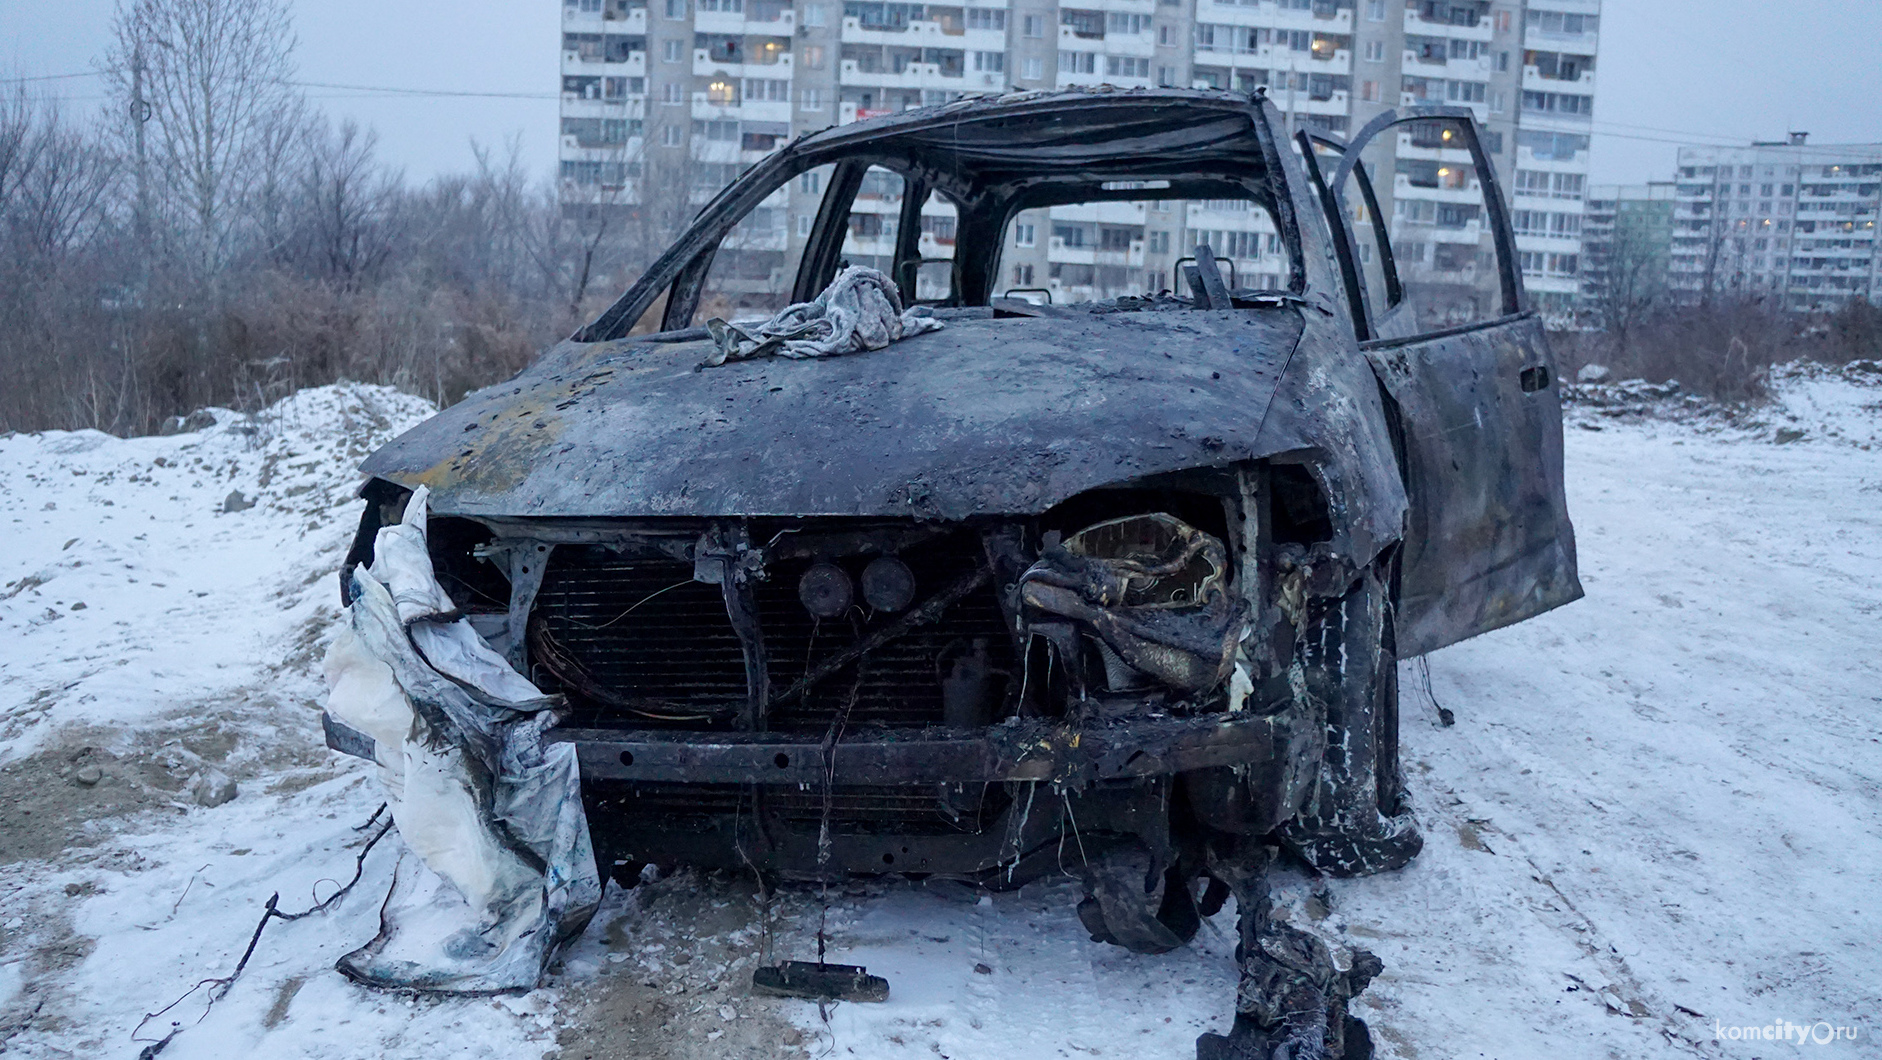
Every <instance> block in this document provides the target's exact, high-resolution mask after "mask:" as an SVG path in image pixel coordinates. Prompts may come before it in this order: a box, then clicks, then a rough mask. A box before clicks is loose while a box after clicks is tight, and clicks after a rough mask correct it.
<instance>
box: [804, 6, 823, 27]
mask: <svg viewBox="0 0 1882 1060" xmlns="http://www.w3.org/2000/svg"><path fill="white" fill-rule="evenodd" d="M804 25H806V26H821V25H823V5H822V4H805V5H804Z"/></svg>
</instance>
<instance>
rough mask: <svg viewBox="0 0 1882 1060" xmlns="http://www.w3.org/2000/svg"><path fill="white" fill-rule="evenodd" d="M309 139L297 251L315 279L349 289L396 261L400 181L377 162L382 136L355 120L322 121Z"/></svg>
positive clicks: (301, 180) (313, 129)
mask: <svg viewBox="0 0 1882 1060" xmlns="http://www.w3.org/2000/svg"><path fill="white" fill-rule="evenodd" d="M306 139H307V151H306V163H305V169H304V170H303V173H302V176H301V179H300V181H299V182H298V191H299V196H298V198H299V204H298V205H299V207H300V210H299V213H300V222H299V225H298V226H297V229H298V238H297V240H296V242H295V251H296V252H297V253H298V254H299V255H300V257H301V259H302V260H301V261H300V262H299V263H300V264H301V265H302V266H303V267H304V268H307V269H309V270H310V271H312V272H313V274H314V275H316V276H319V277H321V278H322V279H325V280H328V281H330V282H333V283H337V284H339V285H341V286H342V287H344V288H348V289H350V288H352V287H354V286H356V285H358V284H359V283H360V282H361V280H362V279H366V278H369V277H370V276H371V275H373V274H375V273H377V272H378V271H379V270H380V269H381V268H382V267H383V266H384V265H385V264H386V263H387V261H388V260H390V258H391V257H392V253H393V249H394V244H395V242H396V231H395V229H396V226H397V209H396V207H397V204H398V193H399V177H398V175H397V174H395V173H391V172H388V171H387V170H386V169H385V168H384V167H383V166H381V165H380V164H379V162H378V160H377V159H376V158H375V157H374V151H375V149H376V148H377V147H378V143H379V134H378V133H375V132H373V131H371V130H362V129H361V128H360V127H359V125H358V124H357V123H356V122H354V121H353V120H351V119H348V120H346V121H343V122H341V123H340V124H339V126H338V127H334V126H331V125H329V124H328V123H327V122H326V121H325V120H324V119H322V120H321V121H319V122H317V123H316V124H314V125H313V126H312V127H311V128H310V129H309V131H308V134H307V137H306Z"/></svg>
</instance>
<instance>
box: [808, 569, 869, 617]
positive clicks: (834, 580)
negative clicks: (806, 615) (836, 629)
mask: <svg viewBox="0 0 1882 1060" xmlns="http://www.w3.org/2000/svg"><path fill="white" fill-rule="evenodd" d="M797 598H798V600H800V601H802V602H803V605H804V610H806V611H808V612H810V613H811V614H813V615H816V616H817V617H818V618H841V617H843V616H844V615H845V614H848V613H849V609H850V604H851V603H853V602H854V601H855V599H856V591H855V589H853V588H851V586H850V576H849V575H848V574H845V573H843V568H841V567H839V566H837V565H836V564H834V563H815V564H812V565H811V568H810V569H809V570H807V571H805V572H804V576H803V577H801V578H799V579H797Z"/></svg>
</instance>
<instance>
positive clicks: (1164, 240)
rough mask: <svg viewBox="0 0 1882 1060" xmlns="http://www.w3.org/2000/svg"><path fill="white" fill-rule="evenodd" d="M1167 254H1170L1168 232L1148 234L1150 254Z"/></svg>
mask: <svg viewBox="0 0 1882 1060" xmlns="http://www.w3.org/2000/svg"><path fill="white" fill-rule="evenodd" d="M1169 252H1170V233H1168V232H1152V233H1150V253H1152V254H1168V253H1169Z"/></svg>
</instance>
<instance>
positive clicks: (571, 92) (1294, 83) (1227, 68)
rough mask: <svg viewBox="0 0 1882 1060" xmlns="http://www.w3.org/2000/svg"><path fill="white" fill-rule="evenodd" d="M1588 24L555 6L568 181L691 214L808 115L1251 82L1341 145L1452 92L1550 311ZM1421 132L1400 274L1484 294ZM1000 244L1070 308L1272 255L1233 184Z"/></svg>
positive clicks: (637, 203) (1101, 211)
mask: <svg viewBox="0 0 1882 1060" xmlns="http://www.w3.org/2000/svg"><path fill="white" fill-rule="evenodd" d="M1074 5H1077V6H1074ZM1599 17H1600V2H1599V0H1064V2H1061V0H951V2H949V3H945V4H924V3H890V2H882V0H564V8H563V31H564V32H563V40H562V69H561V75H562V84H561V87H562V104H561V147H560V161H561V171H560V177H561V185H560V186H561V195H562V198H563V201H564V202H565V203H568V204H571V205H580V204H587V205H603V206H618V207H621V208H624V209H649V208H651V207H652V206H653V205H654V204H655V201H656V200H660V199H666V200H672V199H675V198H679V199H683V200H684V201H683V202H678V203H673V202H669V204H668V205H669V208H670V209H676V210H683V211H690V210H693V209H696V208H697V207H698V205H700V204H703V203H704V202H705V201H706V200H707V199H709V198H710V197H711V196H712V195H713V194H715V193H716V192H717V191H718V189H719V188H720V187H723V186H724V185H725V184H726V183H727V182H729V181H730V180H731V179H732V178H733V177H734V176H735V175H736V174H737V173H738V172H740V171H741V170H742V169H743V168H744V167H746V166H748V165H750V164H751V163H753V162H756V161H757V160H759V159H760V158H763V157H764V156H765V155H766V154H768V153H769V152H771V151H772V150H775V149H776V148H777V147H778V146H780V145H782V144H783V143H785V142H786V141H788V140H789V139H790V138H791V137H793V136H796V135H798V134H800V133H803V132H807V131H811V130H816V129H821V128H825V127H827V126H830V125H836V124H841V123H845V122H850V121H855V120H858V119H860V118H865V117H871V116H874V115H878V114H885V113H891V112H894V111H898V110H902V109H905V108H908V107H914V106H923V105H932V104H938V103H944V102H947V101H950V100H953V99H957V98H960V97H962V96H969V95H978V94H991V93H1000V92H1006V91H1010V90H1030V89H1047V88H1055V87H1070V86H1076V85H1099V84H1109V85H1115V86H1118V87H1124V88H1129V87H1138V86H1143V87H1149V86H1157V85H1184V86H1193V87H1213V88H1220V89H1228V90H1233V91H1241V92H1252V91H1255V90H1256V89H1258V88H1259V89H1265V90H1266V92H1267V94H1268V97H1269V98H1270V99H1271V100H1272V101H1273V102H1274V103H1275V105H1276V106H1277V107H1278V108H1280V110H1281V111H1282V112H1283V114H1284V115H1286V117H1287V119H1288V121H1289V123H1290V125H1291V127H1292V128H1295V129H1304V130H1309V131H1313V132H1318V133H1323V134H1326V135H1329V136H1334V137H1347V136H1350V135H1352V134H1353V133H1355V132H1357V131H1358V130H1359V129H1360V128H1362V127H1363V126H1364V125H1365V123H1366V122H1367V121H1369V120H1370V119H1371V118H1372V117H1374V116H1375V115H1377V114H1379V113H1381V112H1383V111H1385V110H1388V109H1391V108H1394V107H1399V106H1405V105H1418V104H1449V105H1457V106H1464V107H1468V108H1469V109H1470V110H1471V111H1472V112H1473V113H1474V114H1475V116H1476V117H1477V119H1478V120H1479V121H1480V122H1482V123H1483V125H1484V127H1485V128H1486V129H1487V131H1488V143H1487V144H1486V145H1485V146H1486V148H1487V149H1488V150H1489V152H1490V154H1491V156H1492V158H1493V160H1494V162H1495V168H1496V171H1497V173H1498V176H1499V179H1500V182H1501V183H1502V185H1503V189H1502V190H1503V193H1504V195H1505V196H1506V197H1507V201H1508V202H1509V204H1510V206H1511V210H1512V218H1513V220H1514V221H1515V223H1516V229H1517V250H1518V254H1519V259H1520V264H1521V267H1522V269H1523V272H1524V274H1525V277H1526V286H1527V287H1528V289H1529V291H1530V293H1531V295H1532V297H1533V298H1534V300H1535V302H1536V303H1537V305H1538V307H1539V308H1541V309H1542V310H1543V311H1544V313H1545V314H1547V315H1550V316H1551V317H1552V318H1553V319H1557V320H1561V319H1566V318H1567V317H1569V316H1571V315H1572V313H1573V311H1574V307H1575V304H1576V299H1577V296H1578V293H1579V287H1580V278H1581V258H1582V254H1583V251H1582V225H1583V223H1584V222H1583V197H1584V193H1585V190H1586V183H1587V173H1588V145H1589V123H1590V120H1591V117H1592V114H1593V110H1594V92H1595V57H1596V52H1597V46H1598V42H1599V32H1598V30H1599ZM1434 135H1435V136H1437V137H1438V138H1436V139H1432V140H1431V141H1430V142H1424V140H1423V139H1421V136H1422V134H1421V133H1420V132H1419V131H1418V130H1417V129H1415V128H1414V129H1411V130H1406V131H1403V132H1401V133H1400V134H1399V135H1398V136H1396V137H1395V138H1394V142H1393V144H1392V145H1391V157H1389V158H1387V159H1385V160H1384V161H1382V162H1381V163H1380V164H1379V165H1376V166H1374V167H1373V168H1374V170H1375V172H1374V173H1373V180H1374V182H1375V184H1376V185H1377V186H1378V190H1379V192H1380V195H1381V199H1382V200H1383V202H1382V205H1383V206H1384V207H1385V208H1386V209H1388V210H1390V212H1391V215H1392V218H1393V223H1392V234H1393V244H1394V249H1395V251H1396V252H1397V253H1396V257H1397V259H1398V261H1399V263H1400V271H1401V273H1402V274H1403V275H1405V276H1406V278H1407V281H1408V283H1413V282H1429V283H1432V284H1445V283H1450V284H1456V285H1460V286H1469V285H1471V284H1476V285H1478V286H1481V285H1482V284H1483V282H1484V281H1485V278H1486V277H1489V276H1490V274H1491V273H1492V272H1493V270H1492V269H1490V268H1489V263H1490V262H1491V261H1492V260H1493V259H1492V258H1491V257H1490V253H1491V251H1490V244H1489V236H1488V231H1487V227H1486V226H1485V224H1484V223H1483V217H1482V214H1481V196H1480V194H1477V195H1476V198H1475V199H1473V198H1472V196H1473V194H1476V193H1477V192H1478V189H1476V188H1475V181H1474V178H1473V176H1472V170H1471V167H1470V158H1469V155H1468V153H1467V152H1465V151H1463V150H1462V149H1461V145H1460V144H1456V143H1453V142H1449V141H1446V140H1444V139H1443V138H1442V137H1441V135H1439V134H1434ZM1369 161H1370V159H1369ZM878 177H879V179H872V180H871V182H870V183H869V184H868V185H867V186H866V187H865V189H864V193H863V195H862V196H861V197H860V198H859V200H858V205H857V209H856V211H855V212H854V213H853V216H852V219H851V233H852V239H851V242H850V244H849V245H848V247H847V248H846V254H847V256H848V257H850V258H851V260H857V261H872V260H873V261H882V262H886V261H888V260H890V259H891V256H892V250H893V247H894V245H895V239H896V232H895V227H896V223H897V217H898V215H899V213H900V209H901V202H900V195H901V182H900V180H899V178H893V177H892V176H891V175H887V174H882V175H878ZM822 193H823V184H822V181H821V179H820V178H819V175H818V174H814V173H812V174H806V175H805V177H804V178H803V179H801V180H799V181H796V182H793V184H792V185H791V186H790V187H788V188H785V189H780V191H779V193H778V194H777V195H775V196H774V197H773V200H772V201H769V202H767V203H765V204H764V206H763V207H762V208H761V209H760V210H759V211H757V212H756V213H755V214H754V215H753V216H752V217H751V218H749V219H748V221H747V222H746V224H745V225H744V226H742V228H741V229H740V231H739V232H738V233H737V235H736V238H735V240H734V245H735V246H736V248H738V255H736V256H738V257H740V258H741V261H742V264H741V265H738V266H733V265H731V264H730V263H729V258H730V257H731V256H733V255H728V263H727V264H726V265H724V270H725V271H727V273H728V274H727V275H725V276H724V277H722V278H721V279H720V281H719V282H720V284H721V289H723V290H725V291H728V292H735V291H736V290H738V289H741V288H745V289H749V290H751V291H754V292H756V291H759V290H764V289H775V288H776V287H777V286H778V285H779V284H780V283H783V284H784V285H785V286H788V280H786V279H783V277H784V276H785V274H786V273H787V272H788V271H789V268H790V263H792V262H794V261H795V260H796V257H797V254H798V253H799V252H800V251H801V249H802V246H803V241H804V239H805V237H806V236H807V235H808V232H809V228H810V224H811V219H812V218H813V217H814V216H815V212H816V209H817V206H818V204H819V202H820V200H821V197H822ZM871 211H874V213H873V214H871ZM865 215H868V216H865ZM870 216H873V218H874V220H871V219H870ZM921 217H922V233H921V237H920V238H921V248H922V249H921V256H922V257H923V258H924V259H926V258H946V257H949V256H951V250H952V241H953V209H952V207H951V206H950V205H948V204H946V203H944V202H941V201H940V200H939V199H938V198H937V199H936V200H935V201H933V202H930V203H928V204H925V205H924V206H923V209H922V212H921ZM1006 240H1007V243H1008V245H1007V246H1006V247H1004V248H1003V250H1002V259H1001V260H1002V274H1001V283H1000V289H1002V290H1005V289H1009V288H1023V289H1033V290H1035V291H1038V292H1042V293H1044V294H1049V295H1050V296H1051V297H1052V298H1053V299H1054V300H1055V301H1061V302H1063V301H1073V300H1078V299H1081V298H1090V297H1106V296H1110V295H1115V294H1122V293H1131V292H1142V291H1146V290H1158V289H1162V288H1167V287H1173V286H1176V284H1175V282H1174V281H1175V276H1176V269H1177V265H1178V263H1179V262H1180V261H1181V259H1183V258H1185V257H1188V256H1189V255H1190V254H1191V253H1192V252H1193V248H1194V247H1195V245H1196V244H1197V243H1200V242H1207V243H1209V245H1210V246H1211V248H1212V249H1213V250H1214V252H1215V253H1216V254H1217V255H1218V256H1219V257H1222V258H1225V259H1227V260H1228V261H1230V262H1232V263H1233V264H1232V265H1231V266H1229V267H1230V269H1231V270H1232V271H1233V273H1234V280H1235V282H1237V283H1238V284H1240V285H1243V286H1256V287H1259V286H1273V285H1277V284H1279V283H1281V282H1282V280H1283V271H1284V269H1285V264H1284V261H1285V259H1284V256H1283V254H1282V251H1281V247H1280V243H1279V237H1278V234H1277V233H1276V232H1275V230H1274V228H1273V225H1272V224H1271V223H1270V222H1269V220H1268V219H1267V217H1266V216H1265V214H1264V213H1263V212H1262V211H1260V210H1251V209H1250V208H1249V204H1248V203H1245V202H1233V201H1228V202H1192V203H1163V204H1155V203H1129V202H1120V203H1105V204H1100V205H1091V206H1078V207H1060V208H1052V209H1049V210H1036V211H1029V212H1028V213H1027V214H1024V215H1022V216H1021V217H1020V218H1018V219H1017V220H1016V221H1015V222H1014V223H1013V224H1012V225H1010V226H1009V230H1008V233H1007V235H1006ZM715 267H716V268H717V267H718V266H715ZM734 272H735V273H736V275H732V274H731V273H734ZM898 279H903V280H904V282H906V280H907V278H905V277H898Z"/></svg>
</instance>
